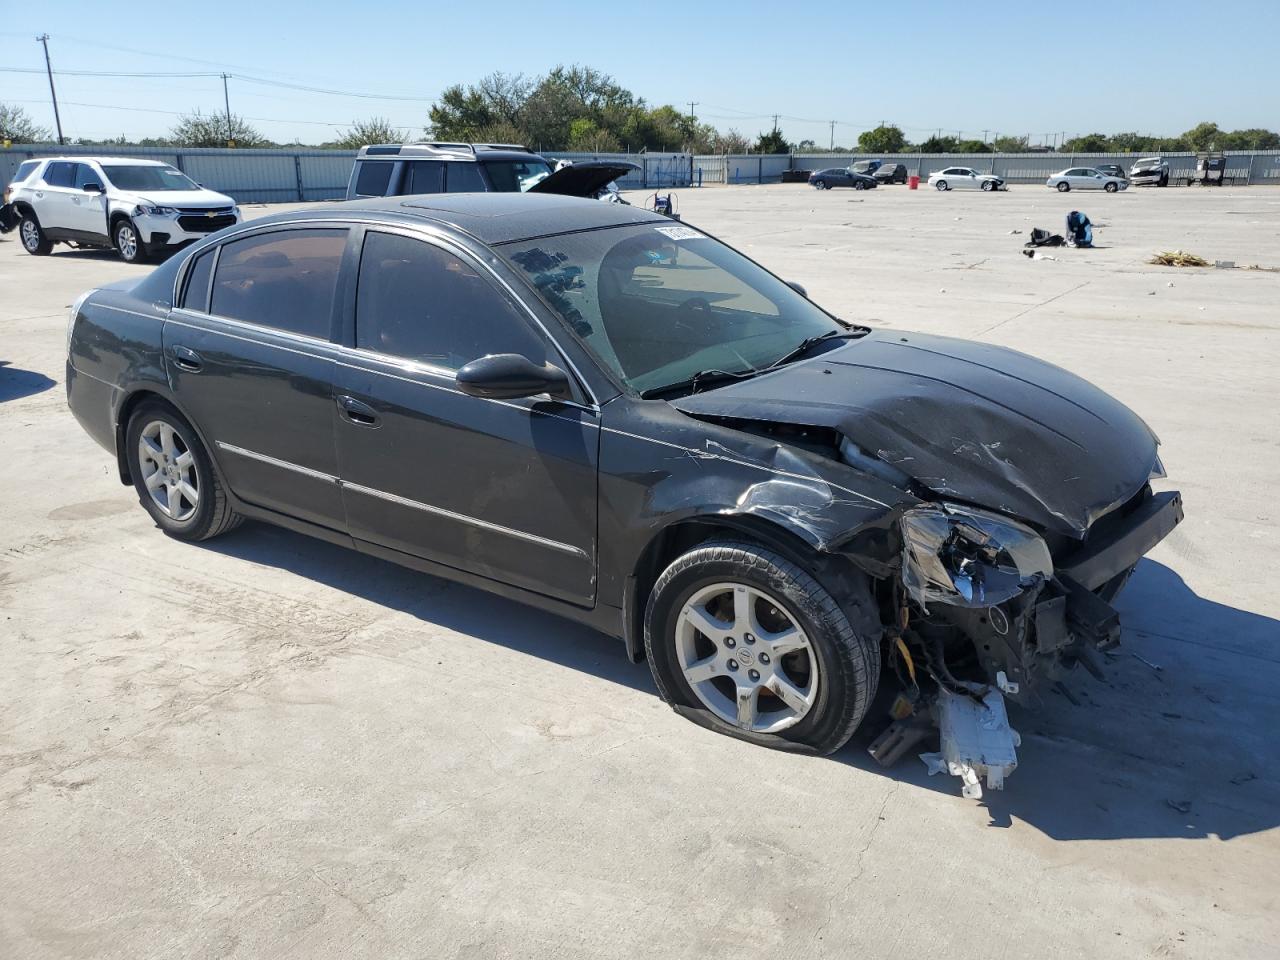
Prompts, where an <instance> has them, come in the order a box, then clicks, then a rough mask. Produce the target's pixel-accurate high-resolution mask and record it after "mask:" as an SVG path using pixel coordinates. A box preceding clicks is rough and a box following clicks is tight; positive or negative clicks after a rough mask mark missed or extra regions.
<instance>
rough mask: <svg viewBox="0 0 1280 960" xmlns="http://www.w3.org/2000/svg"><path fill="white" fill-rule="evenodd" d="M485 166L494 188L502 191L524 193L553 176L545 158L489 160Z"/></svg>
mask: <svg viewBox="0 0 1280 960" xmlns="http://www.w3.org/2000/svg"><path fill="white" fill-rule="evenodd" d="M484 168H485V170H486V171H487V172H488V174H489V181H490V182H491V183H492V184H493V189H494V190H497V191H498V192H500V193H517V192H519V193H524V192H525V191H526V190H528V189H529V188H530V187H532V186H533V185H534V184H535V183H538V182H539V181H540V180H545V179H546V178H547V177H549V176H551V167H550V166H549V165H548V164H547V161H545V160H489V161H486V162H485V165H484Z"/></svg>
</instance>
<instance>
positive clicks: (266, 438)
mask: <svg viewBox="0 0 1280 960" xmlns="http://www.w3.org/2000/svg"><path fill="white" fill-rule="evenodd" d="M349 235H350V231H349V229H348V228H347V227H346V226H344V225H338V224H315V225H312V224H306V225H304V226H296V225H289V226H282V227H275V228H264V229H262V230H259V231H255V232H253V233H250V234H248V235H247V236H246V235H243V234H241V235H238V236H237V238H235V239H230V240H228V241H227V242H225V243H223V244H221V245H219V246H216V247H211V248H210V249H208V250H206V251H205V252H203V253H201V254H200V255H199V256H197V257H196V258H195V259H194V260H193V261H192V262H191V263H190V264H189V265H187V268H186V271H187V272H186V274H185V279H184V281H183V283H184V289H183V292H182V296H181V297H180V298H179V305H178V306H177V307H175V309H173V310H172V311H171V312H170V315H169V318H168V320H167V321H166V322H165V324H164V330H163V334H162V342H163V348H164V354H165V365H166V368H167V372H168V377H169V382H170V387H171V389H172V390H173V394H174V396H175V397H176V398H177V401H178V403H179V405H180V406H181V408H182V409H183V411H184V412H185V413H186V414H187V416H188V417H189V418H190V419H191V420H192V421H193V422H194V425H195V426H196V428H197V429H198V430H199V431H200V432H201V433H202V435H203V438H204V441H205V443H206V445H207V446H208V447H209V448H210V450H211V452H212V453H213V455H214V457H215V458H216V460H217V462H218V464H219V466H220V467H221V469H222V472H223V475H224V476H225V478H226V482H227V484H228V486H230V488H231V490H232V491H233V492H234V493H235V494H236V495H237V496H239V497H240V498H241V499H243V500H245V501H246V502H248V503H251V504H254V505H256V506H259V507H265V508H266V509H269V510H272V511H275V512H277V513H281V514H285V515H288V516H293V517H297V518H299V519H302V520H305V521H308V522H310V523H314V524H319V525H321V526H324V527H328V528H330V529H332V530H337V531H341V530H343V529H344V528H345V525H346V519H345V515H344V513H343V506H342V495H341V492H340V491H339V490H338V484H337V472H338V471H337V455H336V451H335V449H334V439H333V430H334V405H333V376H334V367H335V364H334V356H335V354H336V353H337V351H338V347H337V345H336V344H335V343H334V342H333V340H334V338H335V331H336V329H337V326H336V325H337V317H338V308H337V304H338V302H339V295H340V289H339V288H340V285H341V283H342V282H343V277H344V275H343V273H342V272H341V270H340V266H341V264H342V261H343V258H344V256H347V255H350V256H354V250H352V251H351V252H350V254H348V251H347V245H348V240H349Z"/></svg>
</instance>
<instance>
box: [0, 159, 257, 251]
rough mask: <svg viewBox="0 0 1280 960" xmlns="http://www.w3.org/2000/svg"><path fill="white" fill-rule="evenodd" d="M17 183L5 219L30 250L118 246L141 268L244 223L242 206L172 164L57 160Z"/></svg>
mask: <svg viewBox="0 0 1280 960" xmlns="http://www.w3.org/2000/svg"><path fill="white" fill-rule="evenodd" d="M39 164H40V166H39V167H38V168H37V169H34V170H32V171H31V172H30V173H28V175H27V177H26V179H24V180H23V181H22V182H20V183H16V184H13V185H12V187H11V189H10V192H9V193H10V195H9V197H8V201H9V202H8V203H7V204H6V205H5V210H4V211H3V214H4V215H3V216H0V221H3V222H5V223H14V222H16V224H17V227H18V238H19V239H20V240H21V241H22V246H23V247H24V248H25V249H26V251H27V253H31V254H35V255H37V256H43V255H45V254H47V253H49V252H50V251H51V250H52V249H53V245H54V244H55V243H73V244H75V245H77V246H81V247H113V248H115V250H116V252H117V253H119V254H120V257H121V259H123V260H125V261H127V262H129V263H137V262H140V261H143V260H145V259H147V257H148V256H149V255H153V254H160V253H163V252H166V251H171V250H177V249H178V248H179V247H182V246H185V245H186V244H188V243H193V242H195V241H196V240H199V239H201V238H202V237H205V236H208V235H209V234H210V233H213V232H214V231H215V230H221V229H222V228H223V227H229V226H231V225H232V224H235V223H239V222H240V219H241V218H240V208H239V207H237V206H236V204H235V201H234V200H232V199H231V198H230V197H228V196H224V195H223V194H221V193H214V192H213V191H212V190H206V189H205V188H204V187H202V186H200V185H199V184H198V183H195V182H194V181H192V180H191V179H190V178H188V177H187V176H186V174H184V173H182V172H181V171H180V170H176V169H174V168H173V167H171V166H169V165H168V164H167V163H160V162H158V161H155V160H141V159H138V158H136V157H135V158H123V157H53V158H51V159H48V160H41V161H39Z"/></svg>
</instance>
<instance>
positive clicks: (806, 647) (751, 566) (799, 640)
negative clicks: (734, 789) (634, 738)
mask: <svg viewBox="0 0 1280 960" xmlns="http://www.w3.org/2000/svg"><path fill="white" fill-rule="evenodd" d="M839 583H840V587H839V595H840V599H839V600H836V598H835V596H834V595H833V594H832V593H831V592H830V591H828V590H827V588H826V587H825V586H824V585H823V584H822V583H820V582H819V581H818V580H817V578H816V577H815V576H814V575H813V574H812V573H810V572H809V570H807V569H806V568H805V567H803V566H801V565H799V564H798V563H796V562H795V561H793V560H790V559H788V558H786V557H784V556H782V555H781V554H779V553H776V552H774V551H773V550H770V549H768V548H767V547H764V546H762V545H760V544H756V543H751V542H748V541H740V540H711V541H708V542H706V543H703V544H700V545H699V546H697V547H694V548H693V549H691V550H689V551H688V552H687V553H685V554H683V555H682V556H680V557H678V558H676V560H675V561H674V562H672V564H671V565H670V566H668V567H667V569H666V570H665V571H664V572H663V574H662V576H660V577H659V578H658V582H657V583H655V584H654V586H653V590H652V592H651V593H650V595H649V601H648V604H647V606H646V608H645V624H644V641H645V653H646V655H647V657H648V660H649V667H650V669H651V670H652V671H653V677H654V681H655V682H656V684H657V686H658V691H659V693H661V694H662V698H663V699H664V700H666V701H667V702H668V703H669V704H671V706H672V708H673V709H674V710H675V711H676V712H677V713H679V714H680V715H681V716H683V717H685V718H686V719H689V720H692V721H693V722H695V723H697V724H699V725H701V726H704V727H708V728H709V729H712V730H715V731H717V732H719V733H726V734H729V735H730V736H734V737H738V738H739V739H742V740H747V741H749V742H751V743H756V744H760V745H762V746H767V747H777V748H781V749H790V750H802V751H807V752H811V753H821V754H827V753H832V752H834V751H836V750H838V749H840V747H841V746H843V745H844V744H845V742H846V741H847V740H848V739H849V737H850V736H852V735H853V732H854V730H856V729H857V727H858V724H859V723H861V722H862V718H863V716H864V715H865V714H866V712H867V708H868V706H869V705H870V703H871V700H872V698H873V697H874V696H875V690H876V684H877V681H878V680H879V675H880V635H881V633H882V628H881V626H880V619H879V612H878V608H877V606H876V604H875V601H874V599H873V597H872V594H871V590H870V586H869V582H868V581H867V579H866V578H865V577H864V576H863V575H862V574H861V573H859V572H857V571H855V570H848V571H847V572H846V573H845V574H844V575H842V576H841V577H840V581H839Z"/></svg>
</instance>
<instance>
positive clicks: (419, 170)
mask: <svg viewBox="0 0 1280 960" xmlns="http://www.w3.org/2000/svg"><path fill="white" fill-rule="evenodd" d="M443 192H444V164H443V163H442V162H441V161H439V160H413V161H410V162H409V163H406V164H405V165H404V173H403V174H401V176H400V193H402V194H409V193H443Z"/></svg>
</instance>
